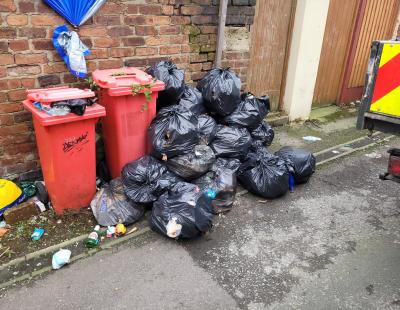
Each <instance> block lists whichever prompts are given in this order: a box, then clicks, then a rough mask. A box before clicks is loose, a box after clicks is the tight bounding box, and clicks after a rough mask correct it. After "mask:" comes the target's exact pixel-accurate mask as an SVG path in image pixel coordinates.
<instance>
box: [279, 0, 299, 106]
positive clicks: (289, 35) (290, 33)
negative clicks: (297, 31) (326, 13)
mask: <svg viewBox="0 0 400 310" xmlns="http://www.w3.org/2000/svg"><path fill="white" fill-rule="evenodd" d="M285 1H286V0H285ZM296 7H297V0H292V7H291V9H290V17H289V26H288V32H287V41H286V50H285V58H284V61H283V70H282V83H281V87H280V90H279V102H278V111H282V110H283V105H284V104H283V103H284V102H283V98H284V95H285V89H286V78H287V71H288V65H289V54H290V46H291V43H292V36H293V26H294V18H295V16H296Z"/></svg>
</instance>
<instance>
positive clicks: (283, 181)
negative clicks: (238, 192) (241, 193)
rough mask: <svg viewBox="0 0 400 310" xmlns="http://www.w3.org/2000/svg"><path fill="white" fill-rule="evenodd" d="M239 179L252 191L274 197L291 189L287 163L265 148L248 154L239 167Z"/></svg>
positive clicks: (265, 196)
mask: <svg viewBox="0 0 400 310" xmlns="http://www.w3.org/2000/svg"><path fill="white" fill-rule="evenodd" d="M238 179H239V181H240V183H241V184H242V185H243V187H244V188H246V189H248V190H249V191H250V192H252V193H254V194H256V195H259V196H262V197H264V198H268V199H272V198H276V197H279V196H282V195H283V194H285V193H286V192H287V190H288V189H289V171H288V169H287V167H286V163H285V162H284V161H283V160H282V159H281V158H279V157H278V156H275V155H273V154H271V153H268V151H267V150H265V149H264V148H259V149H257V150H256V151H254V152H250V153H249V154H247V156H246V159H245V161H244V162H243V163H242V165H241V166H240V168H239V171H238Z"/></svg>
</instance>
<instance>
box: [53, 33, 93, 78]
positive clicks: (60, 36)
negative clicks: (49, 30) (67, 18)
mask: <svg viewBox="0 0 400 310" xmlns="http://www.w3.org/2000/svg"><path fill="white" fill-rule="evenodd" d="M53 45H54V47H55V49H56V50H57V52H58V54H59V55H60V57H61V58H62V59H63V60H64V62H65V64H66V65H67V67H68V70H69V71H70V72H71V73H72V74H73V75H75V76H76V77H79V78H84V77H86V76H87V68H86V61H85V56H87V55H89V54H90V50H89V49H88V47H87V46H86V45H85V44H83V43H82V41H81V40H80V39H79V36H78V34H77V33H76V32H75V31H69V30H68V27H67V26H66V25H62V26H58V27H57V28H55V29H54V32H53Z"/></svg>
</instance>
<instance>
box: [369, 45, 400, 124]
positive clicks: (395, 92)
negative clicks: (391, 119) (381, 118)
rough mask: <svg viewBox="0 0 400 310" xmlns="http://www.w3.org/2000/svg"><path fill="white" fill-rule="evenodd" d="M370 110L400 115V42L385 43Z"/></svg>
mask: <svg viewBox="0 0 400 310" xmlns="http://www.w3.org/2000/svg"><path fill="white" fill-rule="evenodd" d="M370 111H371V112H377V113H383V114H387V115H390V116H395V117H400V42H390V43H384V44H383V49H382V54H381V60H380V62H379V68H378V71H377V73H376V80H375V88H374V93H373V95H372V100H371V107H370Z"/></svg>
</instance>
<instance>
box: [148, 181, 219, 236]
mask: <svg viewBox="0 0 400 310" xmlns="http://www.w3.org/2000/svg"><path fill="white" fill-rule="evenodd" d="M212 218H213V214H212V208H211V199H210V198H209V197H207V196H206V195H204V194H203V193H202V192H201V190H200V188H199V187H198V186H197V185H194V184H190V183H185V182H178V183H176V184H175V185H173V186H172V187H171V188H170V189H169V190H168V192H165V193H164V194H163V195H161V197H160V198H159V199H158V200H157V201H156V202H155V203H154V206H153V209H152V212H151V217H150V226H151V227H152V229H153V230H155V231H157V232H159V233H161V234H163V235H165V236H168V237H170V238H176V239H179V238H194V237H197V236H199V235H201V234H202V233H204V232H206V231H208V230H210V228H211V226H212Z"/></svg>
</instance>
